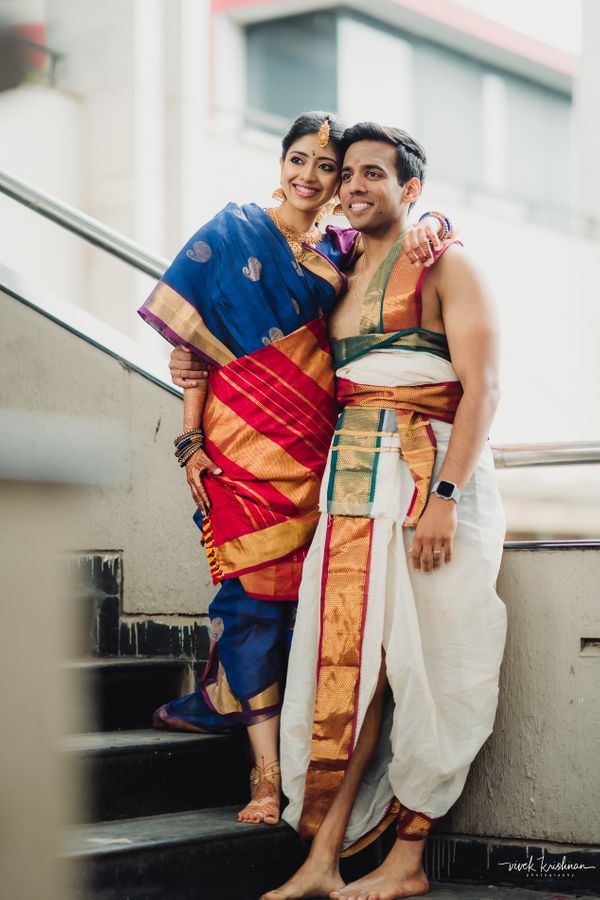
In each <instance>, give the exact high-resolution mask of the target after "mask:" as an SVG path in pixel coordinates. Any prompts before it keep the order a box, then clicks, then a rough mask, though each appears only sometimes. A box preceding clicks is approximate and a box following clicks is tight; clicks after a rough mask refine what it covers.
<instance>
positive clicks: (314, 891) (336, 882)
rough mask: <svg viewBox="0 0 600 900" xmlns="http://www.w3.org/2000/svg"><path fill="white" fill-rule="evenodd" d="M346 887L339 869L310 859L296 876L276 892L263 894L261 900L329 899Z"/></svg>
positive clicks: (333, 865)
mask: <svg viewBox="0 0 600 900" xmlns="http://www.w3.org/2000/svg"><path fill="white" fill-rule="evenodd" d="M343 887H344V882H343V881H342V876H341V875H340V871H339V868H338V867H337V865H335V863H331V862H329V863H325V862H321V861H320V860H318V859H316V858H313V857H310V856H309V857H308V859H307V860H306V862H305V863H304V865H303V866H300V868H299V869H298V871H297V872H296V874H295V875H292V877H291V878H290V880H289V881H286V883H285V884H283V885H282V886H281V887H279V888H276V889H275V890H274V891H268V892H267V893H266V894H263V895H262V897H261V898H260V900H300V898H303V897H329V896H330V895H331V892H332V891H336V890H341V889H342V888H343Z"/></svg>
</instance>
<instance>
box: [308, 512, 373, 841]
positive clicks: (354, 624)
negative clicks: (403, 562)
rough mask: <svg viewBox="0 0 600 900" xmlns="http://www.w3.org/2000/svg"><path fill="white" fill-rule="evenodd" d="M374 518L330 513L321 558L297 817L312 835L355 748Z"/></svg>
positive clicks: (331, 800)
mask: <svg viewBox="0 0 600 900" xmlns="http://www.w3.org/2000/svg"><path fill="white" fill-rule="evenodd" d="M372 534H373V520H372V519H370V518H359V517H357V516H340V517H338V516H330V517H329V519H328V523H327V537H326V542H325V553H324V558H323V574H322V587H321V634H320V640H319V661H318V671H317V692H316V699H315V712H314V718H313V733H312V741H311V755H310V762H309V766H308V771H307V773H306V785H305V792H304V805H303V808H302V815H301V818H300V836H301V838H302V839H303V840H307V839H311V838H313V837H314V836H315V834H316V832H317V830H318V828H319V826H320V824H321V822H322V821H323V819H324V817H325V815H326V813H327V810H328V809H329V807H330V806H331V803H332V802H333V799H334V797H335V795H336V793H337V791H338V790H339V788H340V786H341V784H342V781H343V779H344V775H345V772H346V769H347V767H348V762H349V760H350V757H351V755H352V752H353V749H354V743H355V738H356V724H357V712H358V688H359V684H360V670H361V658H362V635H363V626H364V617H365V614H366V605H367V595H368V588H369V577H370V557H371V541H372Z"/></svg>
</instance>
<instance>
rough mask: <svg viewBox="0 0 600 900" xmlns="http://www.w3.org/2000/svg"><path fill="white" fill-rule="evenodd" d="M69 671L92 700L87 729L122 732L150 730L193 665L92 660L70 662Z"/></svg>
mask: <svg viewBox="0 0 600 900" xmlns="http://www.w3.org/2000/svg"><path fill="white" fill-rule="evenodd" d="M67 672H68V675H69V676H70V677H72V678H75V679H76V680H77V685H78V687H79V688H80V690H81V692H82V696H84V697H87V698H88V703H89V706H90V712H89V715H88V717H87V720H86V722H85V727H88V728H94V729H96V730H98V731H119V730H120V729H131V728H148V727H149V726H150V724H151V722H152V713H153V712H154V710H155V709H157V708H158V707H159V706H162V705H163V703H166V702H167V701H169V700H173V699H174V698H175V697H177V696H178V695H179V694H180V693H181V687H182V684H183V679H184V677H185V676H186V675H187V674H189V672H190V666H189V664H188V663H187V662H186V661H184V660H179V659H168V658H167V659H165V658H163V657H155V658H150V657H129V658H128V657H114V658H99V657H98V658H94V657H90V658H89V659H81V660H75V661H73V662H70V663H68V664H67Z"/></svg>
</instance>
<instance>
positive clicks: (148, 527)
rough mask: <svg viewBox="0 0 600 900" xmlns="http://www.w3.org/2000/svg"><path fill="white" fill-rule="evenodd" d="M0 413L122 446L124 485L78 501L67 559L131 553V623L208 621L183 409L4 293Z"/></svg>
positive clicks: (126, 565)
mask: <svg viewBox="0 0 600 900" xmlns="http://www.w3.org/2000/svg"><path fill="white" fill-rule="evenodd" d="M166 374H167V370H166V368H165V375H166ZM0 405H1V406H2V407H5V408H6V407H8V408H14V409H22V410H34V411H40V412H43V413H44V414H46V415H47V416H48V417H49V418H50V417H52V416H55V415H64V414H69V415H70V416H72V417H74V418H75V419H76V420H77V417H81V423H82V426H81V427H82V428H85V427H86V426H87V423H88V422H89V420H90V419H92V420H95V422H96V423H98V424H99V425H100V429H101V431H102V433H103V441H102V446H103V447H106V446H107V445H108V447H109V450H108V452H111V450H110V448H111V443H112V441H111V437H112V436H114V452H115V456H116V457H118V459H117V458H115V460H114V471H115V484H114V485H112V486H100V487H91V488H86V489H82V490H81V491H79V492H78V499H77V507H76V509H74V512H73V516H72V519H71V525H72V528H71V531H70V534H69V536H68V541H69V544H70V545H69V546H68V547H67V548H66V549H68V550H72V551H89V550H106V551H122V554H123V571H124V591H123V596H124V600H123V602H124V612H125V613H127V614H130V615H132V616H133V615H135V616H137V615H140V616H145V615H152V616H154V617H159V616H164V615H168V616H171V617H173V616H177V615H181V614H184V615H188V616H190V615H191V616H201V615H204V614H205V613H206V610H207V606H208V603H209V602H210V599H211V598H212V596H213V588H212V585H211V579H210V575H209V571H208V566H207V564H206V559H205V556H204V551H203V549H202V548H201V546H200V532H199V530H198V528H197V527H196V525H195V524H194V522H193V521H192V515H193V513H194V509H195V505H194V503H193V501H192V498H191V495H190V493H189V489H188V487H187V484H186V481H185V476H184V475H183V474H182V472H181V470H180V469H179V468H178V466H177V464H176V461H175V458H174V456H173V444H172V441H173V438H174V437H175V435H176V434H178V433H179V432H180V431H181V417H182V402H181V399H180V398H179V397H177V396H175V395H173V394H171V393H170V392H169V391H167V390H165V389H164V388H161V387H160V386H159V385H157V384H155V383H154V382H152V381H150V380H148V379H147V378H145V377H144V376H142V375H140V374H139V373H137V372H135V371H132V370H131V369H130V368H128V367H127V366H126V365H124V364H123V363H122V362H120V361H119V360H118V359H115V358H113V357H111V356H109V355H108V354H106V353H104V352H103V351H102V350H100V349H98V348H97V347H94V346H93V345H91V344H89V343H87V342H86V341H84V340H82V339H81V338H80V337H78V336H77V335H75V334H72V333H71V332H69V331H67V330H66V329H64V328H62V327H61V326H60V325H58V324H55V323H54V322H52V321H50V320H49V319H47V318H45V317H44V316H43V315H40V314H39V313H38V312H36V311H35V310H33V309H31V308H29V307H27V306H25V305H24V304H22V303H21V302H19V301H17V300H15V299H13V298H12V297H10V296H8V295H7V294H5V293H0ZM103 452H106V451H103Z"/></svg>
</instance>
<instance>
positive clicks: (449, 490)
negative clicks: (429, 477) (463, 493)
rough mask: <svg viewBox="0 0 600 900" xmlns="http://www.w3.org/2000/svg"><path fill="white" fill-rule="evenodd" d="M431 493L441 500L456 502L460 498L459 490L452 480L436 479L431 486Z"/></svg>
mask: <svg viewBox="0 0 600 900" xmlns="http://www.w3.org/2000/svg"><path fill="white" fill-rule="evenodd" d="M431 493H432V494H435V496H436V497H441V498H442V500H454V501H455V502H456V503H458V501H459V499H460V491H459V489H458V486H457V485H456V484H454V482H453V481H436V483H435V484H434V486H433V487H432V488H431Z"/></svg>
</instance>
